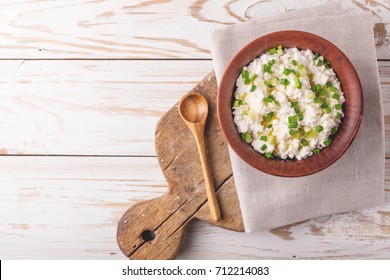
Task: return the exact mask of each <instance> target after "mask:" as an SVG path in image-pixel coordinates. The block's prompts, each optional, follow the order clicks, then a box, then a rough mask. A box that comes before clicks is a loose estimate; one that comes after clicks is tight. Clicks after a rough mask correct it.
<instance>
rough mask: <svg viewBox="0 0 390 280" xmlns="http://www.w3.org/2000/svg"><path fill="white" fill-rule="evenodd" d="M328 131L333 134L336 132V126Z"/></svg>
mask: <svg viewBox="0 0 390 280" xmlns="http://www.w3.org/2000/svg"><path fill="white" fill-rule="evenodd" d="M330 133H331V134H332V135H335V134H336V133H337V128H336V127H332V129H331V131H330Z"/></svg>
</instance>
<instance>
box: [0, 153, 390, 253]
mask: <svg viewBox="0 0 390 280" xmlns="http://www.w3.org/2000/svg"><path fill="white" fill-rule="evenodd" d="M21 170H23V172H21ZM0 181H1V182H2V185H1V188H0V205H1V206H2V209H6V211H4V210H2V211H0V221H1V223H0V237H1V238H0V248H1V250H0V258H1V259H42V258H44V259H48V258H55V259H125V257H124V256H123V254H122V253H121V252H120V250H119V248H118V247H117V243H116V240H115V234H116V226H117V222H118V220H119V218H120V216H121V215H122V214H123V212H124V211H126V209H127V208H128V207H129V206H131V205H133V204H134V203H136V202H139V201H142V200H144V199H152V198H155V197H159V196H161V195H162V194H163V193H165V192H166V190H167V185H166V181H165V178H164V177H163V175H162V173H161V171H160V168H159V166H158V162H157V160H156V158H133V157H26V156H14V157H0ZM386 186H387V189H388V191H387V192H386V204H385V205H383V206H379V207H372V208H369V209H361V210H357V211H353V212H350V213H346V214H339V215H334V216H332V217H331V218H330V219H329V221H327V219H326V218H324V219H314V220H310V221H307V222H305V223H302V224H299V225H295V226H291V227H284V228H281V229H280V230H278V231H273V232H270V231H262V232H258V233H254V234H245V233H237V232H234V231H230V230H223V229H220V228H217V227H215V226H211V225H208V224H206V223H203V222H202V223H194V224H191V225H190V226H189V227H188V228H187V235H186V237H185V239H184V243H183V246H182V248H181V250H180V252H179V256H178V258H180V259H193V258H196V259H204V258H213V259H235V258H237V259H252V258H254V259H257V258H264V259H267V258H289V259H294V258H362V259H365V258H368V259H378V258H388V257H389V254H390V251H389V250H390V248H389V245H388V237H389V234H390V232H389V230H390V229H389V225H390V216H389V213H390V195H389V194H390V187H389V186H390V160H387V161H386ZM229 205H230V203H229V201H226V203H225V204H224V205H222V207H228V206H229ZM204 207H205V208H202V209H201V212H202V211H206V212H207V211H208V209H207V205H205V206H204ZM294 256H295V257H294Z"/></svg>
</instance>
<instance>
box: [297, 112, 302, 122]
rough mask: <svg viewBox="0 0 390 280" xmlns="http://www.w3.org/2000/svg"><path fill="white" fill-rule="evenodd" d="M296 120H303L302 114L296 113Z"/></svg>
mask: <svg viewBox="0 0 390 280" xmlns="http://www.w3.org/2000/svg"><path fill="white" fill-rule="evenodd" d="M298 120H300V121H301V120H303V114H302V112H298Z"/></svg>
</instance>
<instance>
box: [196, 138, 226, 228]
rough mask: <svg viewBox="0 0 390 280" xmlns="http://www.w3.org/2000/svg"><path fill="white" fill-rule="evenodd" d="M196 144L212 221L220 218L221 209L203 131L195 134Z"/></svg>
mask: <svg viewBox="0 0 390 280" xmlns="http://www.w3.org/2000/svg"><path fill="white" fill-rule="evenodd" d="M195 138H196V144H197V146H198V151H199V156H200V162H201V164H202V171H203V177H204V182H205V185H206V195H207V200H208V203H209V208H210V213H211V218H212V219H213V220H214V221H219V220H220V219H221V210H220V208H219V204H218V199H217V196H216V194H215V188H214V183H213V178H212V177H211V172H210V167H209V164H208V160H207V153H206V146H205V141H204V133H203V131H202V132H201V133H197V134H196V135H195Z"/></svg>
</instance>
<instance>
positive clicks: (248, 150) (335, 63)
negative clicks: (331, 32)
mask: <svg viewBox="0 0 390 280" xmlns="http://www.w3.org/2000/svg"><path fill="white" fill-rule="evenodd" d="M278 45H282V46H283V47H284V48H292V47H297V48H298V49H310V50H312V51H313V52H314V53H316V52H318V53H319V54H321V55H322V56H323V57H324V59H325V60H327V61H330V63H331V66H332V68H333V70H334V71H335V73H336V75H337V77H338V79H339V81H340V83H341V87H342V90H343V92H344V95H345V99H346V101H345V103H344V105H343V110H344V113H345V117H344V119H343V120H342V124H341V126H340V127H339V130H338V133H337V135H336V136H335V138H334V139H333V143H332V144H331V145H330V146H329V147H326V148H323V149H322V150H321V153H320V154H318V155H314V156H311V157H308V158H306V159H303V160H282V159H278V158H273V159H268V158H266V157H265V156H263V155H262V154H260V153H258V152H256V151H255V150H254V149H253V148H252V147H251V146H250V145H249V144H247V143H246V142H245V141H244V140H242V139H241V137H240V134H239V132H238V130H237V128H236V125H235V123H234V121H233V113H232V107H233V100H234V94H233V93H234V91H235V83H236V80H237V77H238V76H239V75H240V73H241V71H242V69H243V67H244V66H246V65H248V64H249V63H250V62H251V61H252V60H253V59H254V58H256V57H258V56H260V55H261V54H263V53H265V52H266V51H268V50H269V49H271V48H273V47H276V46H278ZM217 105H218V119H219V122H220V125H221V128H222V131H223V134H224V135H225V137H226V139H227V142H228V143H229V145H230V146H231V148H232V149H233V150H234V152H235V153H236V154H237V155H238V156H239V157H240V158H241V159H243V160H244V161H245V162H246V163H247V164H249V165H251V166H252V167H254V168H256V169H258V170H261V171H263V172H265V173H268V174H272V175H276V176H282V177H299V176H306V175H310V174H313V173H316V172H318V171H321V170H323V169H325V168H327V167H328V166H330V165H331V164H333V163H334V162H336V161H337V160H338V159H339V158H340V157H341V156H342V155H343V154H344V153H345V151H346V150H347V149H348V147H349V146H350V144H351V143H352V140H353V139H354V137H355V135H356V134H357V132H358V130H359V126H360V122H361V119H362V114H363V94H362V87H361V85H360V81H359V77H358V75H357V73H356V70H355V69H354V67H353V66H352V64H351V62H350V61H349V60H348V58H347V57H346V56H345V55H344V54H343V53H342V52H341V51H340V50H339V49H338V48H337V47H336V46H335V45H333V44H332V43H331V42H329V41H327V40H325V39H324V38H321V37H319V36H317V35H314V34H311V33H307V32H302V31H279V32H274V33H270V34H268V35H265V36H262V37H260V38H257V39H256V40H254V41H252V42H251V43H249V44H248V45H246V46H245V47H244V48H242V49H241V50H240V51H239V52H238V53H237V54H236V56H235V57H234V58H233V60H232V61H231V62H230V63H229V65H228V66H227V68H226V70H225V73H224V75H223V77H222V79H221V82H220V86H219V92H218V98H217Z"/></svg>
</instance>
